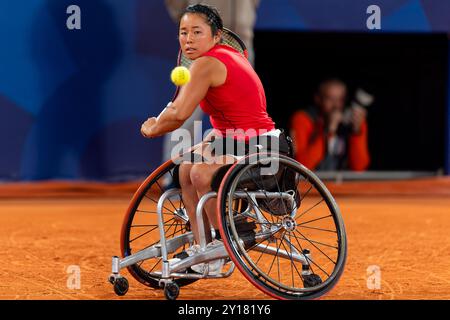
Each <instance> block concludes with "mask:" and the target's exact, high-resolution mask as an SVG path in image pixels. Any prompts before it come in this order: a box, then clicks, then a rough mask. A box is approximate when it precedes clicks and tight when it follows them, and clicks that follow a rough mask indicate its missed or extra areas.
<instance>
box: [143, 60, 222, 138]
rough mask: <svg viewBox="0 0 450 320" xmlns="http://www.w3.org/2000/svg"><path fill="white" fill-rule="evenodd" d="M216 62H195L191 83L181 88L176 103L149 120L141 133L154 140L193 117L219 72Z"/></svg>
mask: <svg viewBox="0 0 450 320" xmlns="http://www.w3.org/2000/svg"><path fill="white" fill-rule="evenodd" d="M214 60H215V59H212V58H210V57H202V58H198V59H197V60H195V62H194V63H193V64H192V66H191V69H190V71H191V81H190V82H189V83H187V84H186V85H185V86H183V87H182V88H181V90H180V93H179V95H178V97H177V98H176V99H175V101H174V102H173V103H171V104H170V105H168V106H167V107H166V109H164V111H163V112H162V113H161V114H160V115H159V116H158V118H155V117H153V118H149V119H148V120H147V121H146V122H145V123H144V124H143V125H142V128H141V132H142V134H143V135H144V136H145V137H148V138H154V137H158V136H161V135H164V134H166V133H168V132H171V131H173V130H175V129H178V128H179V127H181V125H182V124H183V123H184V122H185V121H186V120H187V119H188V118H189V117H190V116H191V115H192V113H193V112H194V111H195V108H196V107H197V106H198V104H199V103H200V101H202V99H203V98H204V97H205V96H206V93H207V92H208V89H209V87H210V86H211V85H213V83H214V80H215V79H214V78H215V77H216V76H215V74H217V72H218V70H217V69H218V66H217V63H216V62H215V61H214ZM219 70H220V69H219Z"/></svg>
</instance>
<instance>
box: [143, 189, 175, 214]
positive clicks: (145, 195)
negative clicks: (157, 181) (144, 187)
mask: <svg viewBox="0 0 450 320" xmlns="http://www.w3.org/2000/svg"><path fill="white" fill-rule="evenodd" d="M145 197H146V198H147V199H149V200H150V201H153V202H154V203H156V204H158V201H156V200H155V199H152V198H150V197H149V196H148V195H147V194H145ZM163 208H164V209H166V210H167V211H169V212H170V211H172V210H170V209H168V208H167V207H166V206H164V205H163ZM155 213H156V212H155Z"/></svg>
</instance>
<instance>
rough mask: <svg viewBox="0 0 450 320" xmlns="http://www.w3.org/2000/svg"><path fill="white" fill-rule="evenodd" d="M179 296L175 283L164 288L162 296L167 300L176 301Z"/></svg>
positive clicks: (178, 289) (178, 288)
mask: <svg viewBox="0 0 450 320" xmlns="http://www.w3.org/2000/svg"><path fill="white" fill-rule="evenodd" d="M179 294H180V287H179V286H178V284H176V283H175V282H172V283H167V284H166V285H165V286H164V295H165V296H166V299H167V300H176V299H177V298H178V295H179Z"/></svg>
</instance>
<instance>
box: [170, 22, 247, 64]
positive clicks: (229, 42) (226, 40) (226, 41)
mask: <svg viewBox="0 0 450 320" xmlns="http://www.w3.org/2000/svg"><path fill="white" fill-rule="evenodd" d="M236 37H237V36H235V35H234V34H232V33H230V32H228V31H227V30H224V31H223V34H222V40H221V41H220V44H223V45H226V46H229V47H232V48H233V49H235V50H237V51H239V52H240V53H241V54H242V55H243V56H244V57H247V56H246V50H247V49H246V48H245V47H244V46H243V45H242V43H241V42H240V41H239V40H238V39H237V38H236ZM192 63H193V61H192V60H191V59H189V58H187V57H186V56H185V55H184V54H181V59H180V61H179V65H180V66H183V67H186V68H188V69H189V68H190V67H191V65H192Z"/></svg>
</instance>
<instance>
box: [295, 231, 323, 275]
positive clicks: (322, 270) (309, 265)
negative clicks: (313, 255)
mask: <svg viewBox="0 0 450 320" xmlns="http://www.w3.org/2000/svg"><path fill="white" fill-rule="evenodd" d="M291 234H292V235H293V236H294V238H296V239H297V237H296V236H295V234H293V233H291ZM297 242H298V240H297ZM299 246H300V243H299ZM294 248H295V247H294ZM295 249H296V250H297V251H298V249H297V248H295ZM300 249H301V250H302V251H301V252H303V249H302V247H301V246H300ZM303 256H304V257H305V258H306V260H309V261H311V262H312V263H313V264H314V265H315V266H316V267H317V268H319V269H320V270H321V271H322V272H323V273H325V274H326V275H327V277H330V275H329V274H328V272H326V271H325V270H323V269H322V268H321V267H320V266H319V265H318V264H317V263H315V262H314V260H311V259H309V258H308V257H307V256H306V255H303ZM308 265H309V266H310V267H311V271H313V269H312V266H311V265H310V264H309V263H308Z"/></svg>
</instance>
